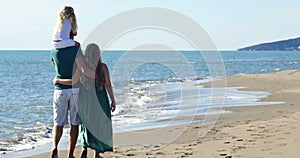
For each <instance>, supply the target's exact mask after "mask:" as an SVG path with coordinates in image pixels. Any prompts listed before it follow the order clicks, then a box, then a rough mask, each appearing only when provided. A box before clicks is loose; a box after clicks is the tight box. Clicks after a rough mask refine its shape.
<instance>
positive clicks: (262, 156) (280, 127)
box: [32, 70, 300, 158]
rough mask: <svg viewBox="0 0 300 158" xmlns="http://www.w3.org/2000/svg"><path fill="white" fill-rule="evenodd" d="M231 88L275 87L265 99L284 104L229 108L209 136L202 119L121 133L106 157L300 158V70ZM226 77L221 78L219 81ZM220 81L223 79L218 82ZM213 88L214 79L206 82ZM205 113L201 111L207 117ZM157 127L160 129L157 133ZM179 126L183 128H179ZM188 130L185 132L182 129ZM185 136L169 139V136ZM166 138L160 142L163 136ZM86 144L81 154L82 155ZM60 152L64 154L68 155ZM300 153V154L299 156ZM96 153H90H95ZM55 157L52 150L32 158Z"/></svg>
mask: <svg viewBox="0 0 300 158" xmlns="http://www.w3.org/2000/svg"><path fill="white" fill-rule="evenodd" d="M226 81H227V83H226V87H247V88H245V89H242V90H251V91H266V92H271V93H272V95H270V96H269V97H268V98H265V99H263V100H262V101H279V102H285V103H283V104H278V105H262V106H248V107H226V108H225V109H226V110H233V111H235V112H234V113H232V114H223V115H221V116H220V117H219V119H218V121H217V123H216V124H215V126H214V127H213V128H212V129H211V130H210V131H209V132H208V134H207V135H206V136H205V137H201V138H200V137H199V131H201V129H202V128H203V125H202V124H201V123H197V124H192V125H190V126H189V127H188V128H187V129H185V127H183V126H176V127H169V128H164V129H156V130H150V131H149V130H148V131H147V130H145V131H136V132H128V133H121V134H116V135H115V138H114V139H115V142H116V143H115V151H114V152H108V153H105V154H104V155H103V156H104V157H141V158H144V157H149V158H154V157H156V158H159V157H171V158H173V157H191V158H192V157H194V158H199V157H203V158H214V157H224V158H230V157H233V158H236V157H237V158H239V157H243V158H248V157H253V158H277V157H278V158H298V157H300V103H299V100H300V71H297V70H289V71H283V72H276V73H268V74H255V75H241V76H233V77H227V79H226ZM215 82H220V81H215ZM214 85H217V84H214ZM205 86H206V87H210V86H211V83H208V84H206V85H205ZM202 117H203V116H196V117H195V119H197V118H202ZM153 131H154V132H153ZM178 131H180V132H179V133H178ZM182 131H184V132H182ZM174 135H177V136H179V137H178V138H176V139H173V140H172V141H168V138H167V136H174ZM157 140H160V141H157ZM80 150H81V149H80V148H77V150H76V157H80ZM66 153H67V152H66V151H60V152H59V155H60V157H63V158H65V157H66ZM298 154H299V155H298ZM92 155H93V153H92V152H89V157H92ZM45 157H50V156H49V153H45V154H41V155H36V156H32V158H45Z"/></svg>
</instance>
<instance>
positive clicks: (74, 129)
mask: <svg viewBox="0 0 300 158" xmlns="http://www.w3.org/2000/svg"><path fill="white" fill-rule="evenodd" d="M78 131H79V126H78V125H71V129H70V137H69V158H74V156H73V154H74V150H75V146H76V143H77V137H78Z"/></svg>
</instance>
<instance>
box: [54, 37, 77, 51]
mask: <svg viewBox="0 0 300 158" xmlns="http://www.w3.org/2000/svg"><path fill="white" fill-rule="evenodd" d="M71 46H75V41H74V40H72V39H68V40H62V41H60V42H52V47H53V48H56V49H60V48H67V47H71Z"/></svg>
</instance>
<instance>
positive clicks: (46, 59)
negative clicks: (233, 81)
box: [0, 50, 300, 157]
mask: <svg viewBox="0 0 300 158" xmlns="http://www.w3.org/2000/svg"><path fill="white" fill-rule="evenodd" d="M206 53H209V52H206ZM219 53H220V57H221V60H220V61H221V64H220V63H218V64H219V65H213V66H209V64H207V63H208V62H209V61H207V60H206V59H205V58H203V56H202V52H199V51H176V52H175V51H135V52H131V53H128V52H126V51H104V52H103V54H102V60H103V62H104V63H106V64H107V65H108V67H109V70H110V74H111V80H112V83H113V87H114V92H115V97H116V100H117V110H116V112H114V113H113V127H114V132H115V133H117V132H123V131H131V130H139V129H149V128H157V127H164V126H170V122H169V121H164V120H167V119H169V118H173V117H177V116H194V115H201V114H202V115H209V114H213V113H219V112H220V111H209V107H210V106H211V104H212V103H211V92H212V89H211V88H203V87H201V86H199V84H200V83H204V82H208V81H211V80H214V79H218V77H223V76H233V75H241V74H260V73H267V72H276V71H283V70H292V69H299V67H300V52H299V51H221V52H219ZM0 55H1V58H0V69H1V73H0V87H1V88H0V157H1V156H5V155H8V154H9V153H12V152H15V151H21V150H30V149H35V148H38V147H40V146H43V145H45V144H49V143H50V142H51V137H52V134H51V132H52V125H53V121H52V114H53V113H52V95H53V85H52V79H53V78H54V75H55V70H54V66H53V65H52V64H51V58H50V51H38V50H34V51H29V50H26V51H21V50H15V51H4V50H3V51H0ZM212 68H213V69H216V70H217V71H218V72H224V73H223V74H222V73H219V74H220V75H219V76H216V75H212V72H213V70H212ZM215 89H217V88H215ZM268 95H270V93H269V92H245V91H240V90H239V89H238V88H236V87H230V88H227V89H226V96H218V97H221V102H222V104H220V105H217V106H219V107H223V106H259V105H261V104H263V103H258V102H257V101H258V100H260V99H261V98H264V97H267V96H268ZM186 98H187V99H186ZM222 98H223V100H222ZM185 99H186V100H188V101H186V100H185ZM219 99H220V98H219ZM195 102H196V104H195ZM274 103H275V102H266V103H264V104H274ZM217 104H219V102H217ZM208 111H209V113H208ZM221 112H222V113H231V111H221ZM195 121H196V120H195ZM197 121H201V120H197ZM187 123H190V121H189V120H188V121H182V120H181V121H173V122H172V125H178V124H187Z"/></svg>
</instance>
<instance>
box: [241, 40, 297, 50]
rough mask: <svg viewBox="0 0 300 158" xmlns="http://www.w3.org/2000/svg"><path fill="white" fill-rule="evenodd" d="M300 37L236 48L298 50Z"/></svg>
mask: <svg viewBox="0 0 300 158" xmlns="http://www.w3.org/2000/svg"><path fill="white" fill-rule="evenodd" d="M299 46H300V38H295V39H288V40H282V41H276V42H270V43H261V44H258V45H253V46H249V47H245V48H240V49H238V50H300V47H299Z"/></svg>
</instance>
